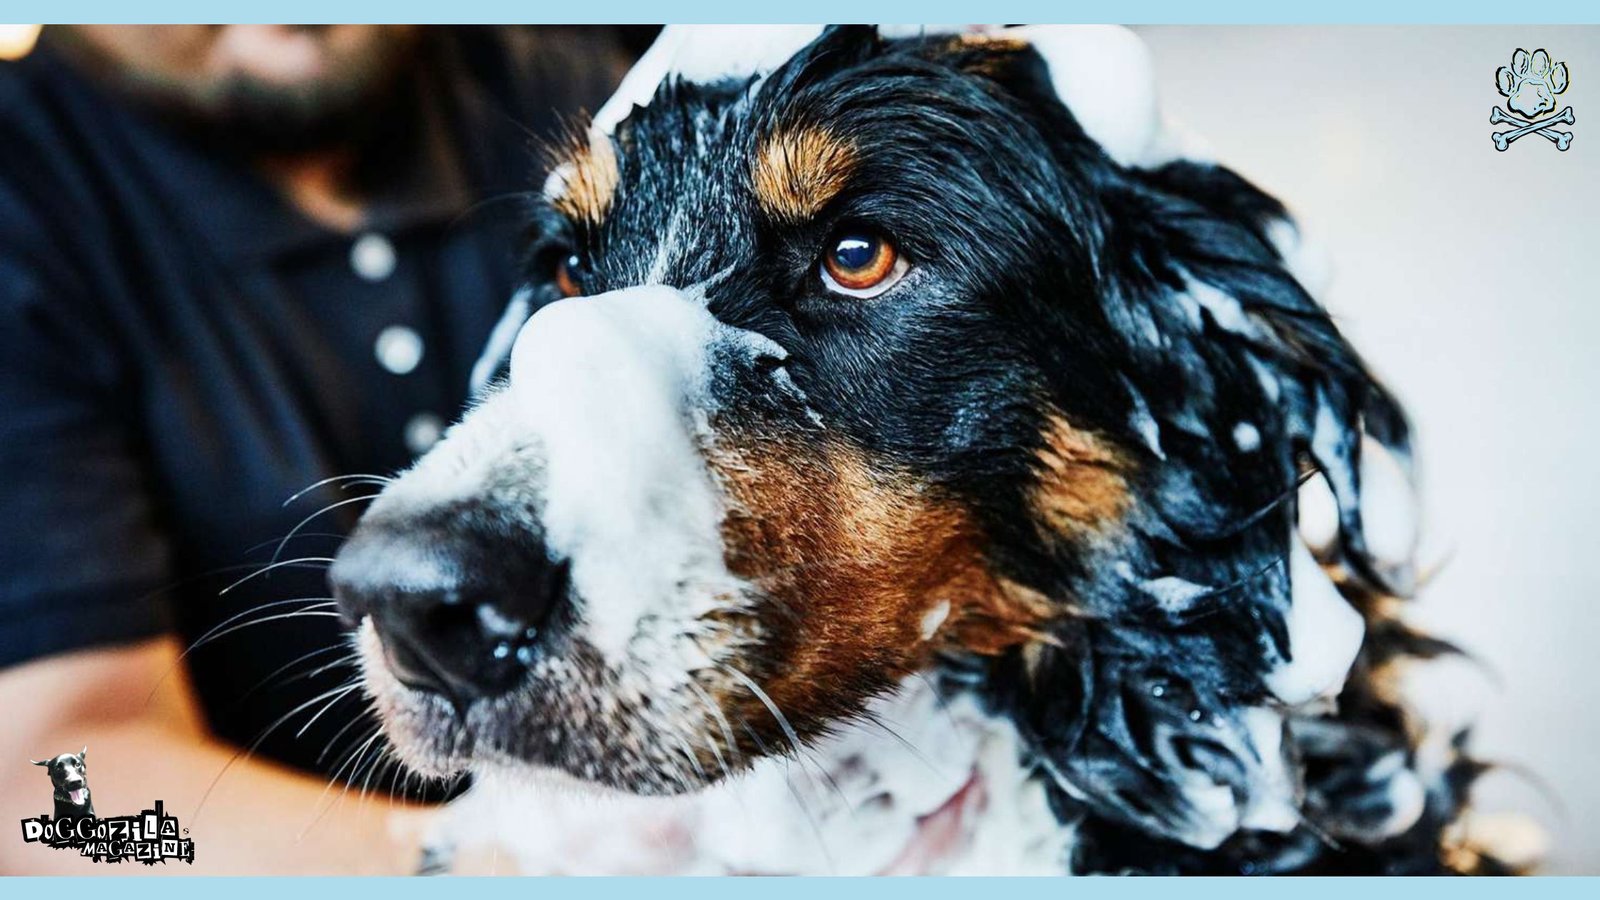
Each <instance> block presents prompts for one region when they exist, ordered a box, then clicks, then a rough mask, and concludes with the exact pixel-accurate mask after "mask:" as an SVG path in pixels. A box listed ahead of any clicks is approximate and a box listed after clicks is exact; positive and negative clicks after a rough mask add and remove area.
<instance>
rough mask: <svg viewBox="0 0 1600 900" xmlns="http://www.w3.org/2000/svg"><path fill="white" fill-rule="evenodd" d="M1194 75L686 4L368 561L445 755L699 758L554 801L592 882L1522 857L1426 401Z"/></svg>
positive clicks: (584, 769)
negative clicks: (1207, 106)
mask: <svg viewBox="0 0 1600 900" xmlns="http://www.w3.org/2000/svg"><path fill="white" fill-rule="evenodd" d="M1148 82H1149V74H1148V64H1147V62H1146V61H1145V60H1144V59H1143V56H1142V50H1141V49H1140V48H1139V47H1138V46H1137V43H1136V42H1134V41H1132V40H1131V38H1130V37H1129V36H1128V35H1127V34H1126V33H1123V32H1118V31H1115V30H1110V29H1089V30H1083V29H1036V30H1034V29H1029V30H1016V31H1005V32H998V33H988V34H962V35H948V34H947V35H913V36H908V37H891V36H888V35H885V34H882V33H879V32H878V31H877V30H875V29H871V28H863V27H845V28H836V29H830V30H828V31H826V32H825V33H821V34H818V32H817V30H811V31H806V30H804V29H802V30H800V31H799V32H798V33H797V32H795V31H794V30H792V29H789V30H784V29H778V30H765V31H760V30H758V31H751V32H741V31H735V32H717V31H711V32H705V31H702V32H684V31H676V30H669V32H668V33H667V34H666V35H665V36H664V37H663V38H662V41H661V42H660V43H659V44H658V45H657V47H656V48H654V49H653V50H652V51H651V53H650V54H649V55H647V57H646V58H645V60H644V61H643V62H642V63H641V64H640V67H639V68H638V69H636V70H635V72H634V73H633V74H632V75H630V76H629V78H628V80H627V81H626V82H624V85H623V87H622V89H621V91H620V92H619V94H618V97H617V98H616V99H614V100H613V101H612V102H611V103H610V104H607V106H606V107H605V108H604V109H602V110H601V111H600V113H599V114H598V115H597V116H596V118H595V122H594V126H593V127H592V128H590V129H589V130H588V131H587V132H586V133H584V134H582V136H581V137H579V138H578V139H576V140H575V141H574V142H573V144H572V146H571V147H568V148H564V150H563V151H562V153H561V158H560V160H559V165H558V166H556V168H555V169H554V174H552V175H551V177H550V179H549V181H548V183H547V184H546V185H545V189H544V191H543V193H542V195H541V197H540V198H539V200H538V203H537V205H536V209H535V210H534V212H533V213H532V215H531V229H530V230H531V234H532V238H531V245H530V249H529V253H528V259H529V264H528V270H527V271H528V276H527V285H526V288H525V290H524V291H523V293H522V295H521V297H520V300H519V303H520V304H521V308H533V309H537V312H536V313H535V314H534V315H533V316H532V318H531V320H530V321H528V322H527V324H526V325H523V326H521V328H520V334H519V336H517V337H516V339H515V343H514V346H512V347H511V349H510V352H509V373H508V375H507V376H506V377H504V378H501V379H499V380H498V381H496V383H495V384H494V385H493V386H492V387H491V388H490V389H489V390H488V391H487V392H486V393H485V395H484V396H483V398H482V399H481V401H480V402H479V403H478V405H477V406H476V408H475V409H473V410H472V411H471V412H470V413H469V414H468V415H467V416H466V417H465V418H464V419H463V420H462V421H461V422H460V423H459V424H457V425H456V426H454V427H453V428H452V429H451V430H450V432H449V433H448V435H447V436H446V437H445V438H444V440H443V441H442V443H441V444H439V445H438V446H437V447H436V448H435V449H434V450H433V451H431V452H430V453H429V454H428V455H427V456H425V457H424V458H423V459H421V460H420V461H419V462H418V463H417V465H416V466H415V467H414V468H412V469H411V470H409V471H408V472H406V473H404V474H403V475H402V476H401V477H400V478H399V479H398V480H397V481H396V482H394V483H393V484H392V485H390V486H389V487H388V488H387V489H386V490H385V491H384V492H383V494H382V496H381V497H379V498H378V499H377V500H376V501H375V502H374V503H373V504H372V506H371V507H370V509H369V511H368V512H367V514H366V515H365V517H364V518H363V520H362V522H361V524H360V526H359V528H358V529H357V531H356V533H355V534H354V536H353V537H352V539H351V541H350V542H349V543H348V544H347V546H346V547H345V548H344V550H343V552H342V553H341V554H340V556H339V559H338V561H337V563H336V564H335V565H334V567H333V572H332V579H333V583H334V586H335V590H336V593H337V596H338V600H339V603H340V607H341V609H342V610H343V612H344V613H345V614H346V615H347V617H348V618H349V619H350V621H351V622H352V624H354V625H355V626H356V627H357V629H358V643H359V646H360V649H361V652H362V654H363V656H364V661H365V666H364V669H365V680H366V687H367V690H368V692H369V694H370V695H371V696H372V697H373V699H374V702H375V704H376V706H377V708H378V710H379V711H380V712H381V714H382V716H383V720H384V724H385V727H386V729H387V731H388V733H389V735H390V736H391V738H392V739H393V741H394V743H395V746H396V749H397V751H398V752H399V754H400V755H401V757H402V758H403V759H404V760H405V761H406V762H407V763H408V764H409V765H410V766H411V767H412V768H413V769H414V770H416V771H419V772H423V773H432V774H437V775H446V774H450V773H455V772H459V771H462V770H466V769H470V770H472V771H473V772H474V773H476V774H477V776H478V777H479V779H480V783H481V785H501V784H513V783H520V782H524V781H533V782H537V783H539V784H558V785H563V786H568V787H570V786H584V787H586V788H587V789H588V790H590V791H600V792H609V793H613V794H626V795H645V796H678V795H683V796H685V797H686V798H687V799H684V800H682V801H680V802H679V803H678V804H677V805H673V804H671V803H661V804H654V805H651V804H645V805H642V806H629V805H627V804H622V805H618V806H611V807H603V808H602V809H603V810H604V811H602V812H600V813H595V812H593V811H592V810H590V809H589V808H583V809H578V808H577V807H572V806H570V805H568V804H567V801H565V800H563V799H561V798H560V795H559V793H557V794H551V793H545V794H543V795H541V796H540V797H539V798H537V799H535V800H532V801H529V802H533V803H541V804H544V805H543V806H542V807H541V808H540V810H539V811H538V812H530V811H528V810H526V809H524V810H522V811H521V812H520V813H519V814H518V815H517V816H516V821H517V822H518V823H521V824H520V825H519V827H522V828H524V829H527V830H528V832H529V834H530V836H532V838H533V839H530V840H529V841H528V842H527V843H528V844H529V845H536V846H539V847H540V848H541V852H542V853H543V855H542V856H539V857H537V858H534V859H533V861H532V866H533V867H539V868H545V869H552V870H559V871H569V870H581V869H585V868H589V869H594V870H601V871H617V870H618V869H619V867H625V866H628V865H632V864H634V863H636V862H637V860H638V857H639V856H644V857H648V858H650V859H651V860H652V866H654V868H653V869H652V870H655V871H727V872H752V871H753V872H795V871H845V872H900V871H917V872H950V871H979V872H1050V871H1054V872H1062V871H1068V870H1074V871H1094V872H1105V871H1129V870H1136V871H1162V872H1208V873H1239V872H1346V871H1350V872H1368V873H1379V872H1436V871H1445V870H1451V869H1492V868H1493V867H1494V865H1495V864H1494V863H1493V861H1492V859H1491V858H1490V857H1488V856H1486V855H1483V854H1481V853H1475V852H1474V853H1466V852H1465V851H1464V850H1463V848H1462V846H1461V845H1460V841H1459V838H1458V837H1456V836H1454V835H1455V832H1454V831H1452V828H1451V826H1452V823H1453V822H1455V821H1456V819H1457V818H1458V816H1459V814H1460V812H1461V810H1462V808H1463V803H1464V800H1465V797H1466V791H1467V788H1468V786H1469V785H1470V782H1471V780H1472V776H1473V775H1474V774H1475V773H1476V771H1477V767H1476V764H1475V763H1473V762H1472V761H1471V760H1470V759H1468V758H1467V757H1466V756H1465V755H1464V752H1463V750H1462V746H1461V744H1460V743H1459V742H1458V741H1457V740H1456V739H1457V737H1458V734H1459V733H1458V729H1457V728H1456V727H1455V726H1453V725H1444V726H1440V725H1439V723H1436V722H1431V721H1430V720H1429V719H1428V718H1427V716H1426V715H1424V714H1423V712H1422V711H1421V710H1420V709H1419V708H1418V706H1417V705H1416V704H1415V703H1413V702H1412V698H1411V696H1410V695H1409V694H1408V693H1407V691H1406V688H1405V683H1406V677H1407V673H1409V672H1412V671H1414V670H1415V669H1416V667H1419V666H1424V665H1426V664H1428V662H1429V661H1431V660H1434V659H1436V658H1439V657H1441V656H1446V655H1448V654H1449V653H1450V648H1449V647H1448V645H1446V644H1443V643H1442V642H1439V641H1436V640H1433V639H1430V638H1427V637H1425V636H1423V635H1420V634H1418V633H1416V632H1414V631H1413V630H1411V629H1410V628H1409V627H1407V626H1406V625H1405V624H1404V623H1403V622H1402V621H1401V619H1400V618H1399V608H1400V604H1399V602H1398V600H1397V598H1398V597H1400V596H1403V595H1405V594H1407V593H1408V592H1409V591H1410V590H1411V588H1412V587H1413V571H1412V568H1411V556H1412V552H1413V546H1414V535H1413V533H1412V530H1411V523H1412V513H1411V511H1410V506H1409V503H1410V492H1409V472H1410V462H1409V460H1410V454H1409V433H1408V426H1407V421H1406V418H1405V416H1404V415H1403V413H1402V411H1401V409H1400V408H1399V406H1398V405H1397V403H1396V401H1395V399H1394V398H1393V396H1391V394H1390V393H1389V392H1388V391H1387V390H1385V389H1384V388H1383V387H1382V386H1381V385H1380V384H1379V383H1378V382H1377V381H1376V380H1375V379H1374V378H1373V377H1372V375H1371V374H1370V372H1369V371H1368V369H1367V367H1366V366H1365V365H1364V364H1363V362H1362V360H1361V359H1360V357H1359V356H1358V355H1357V353H1356V352H1355V350H1354V349H1353V348H1352V347H1351V346H1350V345H1349V343H1348V342H1347V341H1346V340H1345V339H1344V337H1343V336H1342V335H1341V334H1340V333H1339V331H1338V329H1337V328H1336V327H1335V325H1334V323H1333V322H1332V321H1331V320H1330V318H1329V317H1328V315H1327V313H1326V312H1325V311H1324V310H1323V309H1322V307H1321V306H1319V305H1318V303H1317V302H1316V301H1315V300H1314V299H1313V297H1312V296H1311V294H1310V293H1308V283H1307V282H1306V281H1303V280H1302V279H1301V277H1300V270H1299V269H1298V268H1297V248H1298V238H1297V236H1296V231H1295V229H1294V226H1293V225H1292V224H1291V223H1290V221H1289V219H1288V217H1287V215H1286V213H1285V211H1284V209H1283V207H1282V206H1281V205H1280V204H1279V203H1278V202H1277V201H1276V200H1274V199H1273V198H1271V197H1269V196H1267V195H1266V194H1264V193H1262V192H1261V191H1260V190H1258V189H1256V188H1255V187H1253V186H1252V185H1250V184H1249V183H1247V182H1246V181H1244V180H1243V179H1241V178H1240V177H1239V176H1237V175H1235V174H1234V173H1233V172H1231V171H1229V170H1227V169H1225V168H1222V167H1220V166H1218V165H1215V164H1213V163H1211V162H1208V161H1205V160H1204V159H1201V158H1198V157H1196V156H1194V155H1193V154H1191V153H1188V152H1186V151H1185V150H1184V146H1183V144H1182V143H1181V142H1178V141H1176V140H1175V139H1174V137H1173V133H1172V132H1170V131H1168V130H1166V129H1164V128H1163V127H1162V125H1161V121H1160V118H1159V116H1158V115H1157V114H1156V113H1155V111H1154V108H1153V105H1152V103H1151V100H1150V96H1151V93H1150V91H1149V84H1148ZM519 324H520V321H518V322H514V323H513V325H519ZM515 331H516V329H515V328H512V329H510V330H507V331H506V332H504V333H505V334H511V333H514V332H515ZM487 790H489V791H490V792H491V793H494V792H496V791H499V790H500V788H498V787H493V788H487ZM480 793H482V790H480ZM729 798H733V799H729ZM791 798H793V799H794V801H795V802H791ZM618 802H619V804H621V803H622V802H621V801H618ZM623 810H633V812H630V813H624V812H623ZM630 816H631V818H630ZM585 823H587V824H585ZM629 833H632V834H635V835H636V836H637V837H638V840H637V841H636V842H635V843H636V845H637V847H640V848H644V849H642V850H639V851H638V852H637V853H636V854H633V855H631V856H630V855H629V854H619V855H618V856H616V857H615V858H596V857H595V856H594V854H595V852H596V850H595V848H596V847H605V846H615V845H617V844H618V843H619V842H624V838H623V835H625V834H629ZM818 845H820V846H821V848H822V849H821V851H820V852H814V849H815V848H816V847H817V846H818ZM630 846H634V845H633V844H630ZM1457 851H1461V852H1457ZM586 854H587V856H586ZM624 857H626V859H624Z"/></svg>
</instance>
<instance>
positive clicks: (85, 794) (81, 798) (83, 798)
mask: <svg viewBox="0 0 1600 900" xmlns="http://www.w3.org/2000/svg"><path fill="white" fill-rule="evenodd" d="M67 799H68V800H71V801H72V805H73V806H82V805H83V804H84V803H85V802H87V801H88V799H89V789H88V788H73V789H72V790H70V791H67Z"/></svg>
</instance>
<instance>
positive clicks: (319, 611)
mask: <svg viewBox="0 0 1600 900" xmlns="http://www.w3.org/2000/svg"><path fill="white" fill-rule="evenodd" d="M334 605H335V602H334V601H333V600H325V601H323V602H321V603H315V604H312V605H311V606H307V607H305V608H304V609H297V610H295V611H294V612H287V613H277V614H275V615H271V616H262V617H261V618H259V619H251V620H250V621H248V622H240V623H239V624H237V625H234V626H232V627H231V628H228V629H226V630H224V631H220V632H217V633H216V634H213V635H209V636H208V637H205V638H202V639H201V640H198V641H195V642H194V645H193V646H192V647H190V648H189V649H190V650H198V649H200V648H201V647H204V646H205V645H207V644H210V643H212V642H214V641H219V640H221V639H223V638H225V637H227V636H228V635H230V634H234V633H236V632H239V631H242V630H244V629H246V628H253V627H255V626H257V625H265V624H267V623H268V622H281V621H284V620H286V619H300V618H305V619H338V618H342V616H340V614H339V613H336V612H334V611H333V610H332V607H333V606H334Z"/></svg>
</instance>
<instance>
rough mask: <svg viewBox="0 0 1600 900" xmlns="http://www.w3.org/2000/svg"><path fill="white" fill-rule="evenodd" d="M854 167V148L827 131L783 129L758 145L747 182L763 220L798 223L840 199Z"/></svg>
mask: <svg viewBox="0 0 1600 900" xmlns="http://www.w3.org/2000/svg"><path fill="white" fill-rule="evenodd" d="M855 164H856V150H855V147H854V146H853V145H851V144H850V143H849V142H848V141H845V140H842V139H840V138H838V137H836V136H834V135H833V134H831V133H829V132H828V131H827V130H826V129H823V128H818V127H803V128H796V129H782V130H779V131H777V132H775V133H774V134H773V135H772V136H771V137H769V138H767V140H766V141H765V142H764V143H763V144H762V145H761V149H760V151H759V152H757V154H756V161H755V165H754V167H753V168H752V169H751V172H750V183H751V187H752V188H753V189H754V191H755V195H756V202H758V203H759V204H760V205H761V208H762V209H763V210H765V211H766V213H767V215H769V216H772V217H773V218H774V219H777V220H779V221H782V222H800V221H804V220H805V219H808V218H810V217H811V216H814V215H816V214H817V213H819V212H821V211H822V208H823V207H824V206H827V205H828V203H829V201H831V200H832V199H833V198H834V197H836V196H838V194H839V192H840V191H841V190H843V189H844V186H845V183H846V182H847V181H848V180H849V178H850V174H851V172H853V171H854V170H855Z"/></svg>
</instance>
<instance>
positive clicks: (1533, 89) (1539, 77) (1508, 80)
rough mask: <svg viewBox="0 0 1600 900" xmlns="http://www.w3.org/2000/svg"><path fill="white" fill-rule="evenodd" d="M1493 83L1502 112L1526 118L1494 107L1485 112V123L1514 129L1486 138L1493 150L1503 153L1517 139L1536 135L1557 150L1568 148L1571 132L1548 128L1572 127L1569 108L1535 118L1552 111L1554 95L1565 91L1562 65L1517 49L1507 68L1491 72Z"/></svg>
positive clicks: (1542, 53)
mask: <svg viewBox="0 0 1600 900" xmlns="http://www.w3.org/2000/svg"><path fill="white" fill-rule="evenodd" d="M1494 81H1495V86H1496V87H1498V88H1499V89H1500V96H1502V97H1504V98H1506V109H1509V110H1511V111H1512V112H1514V113H1521V114H1522V115H1523V116H1525V117H1526V118H1518V117H1517V116H1513V115H1509V114H1507V113H1506V112H1505V110H1502V109H1501V108H1500V107H1498V106H1496V107H1494V108H1493V109H1491V110H1489V124H1491V125H1499V124H1501V123H1505V124H1508V125H1512V126H1515V127H1513V128H1511V129H1510V130H1508V131H1496V132H1494V133H1492V134H1491V135H1490V137H1491V138H1493V139H1494V148H1495V149H1496V150H1500V151H1504V150H1505V149H1506V148H1507V147H1510V146H1511V145H1512V144H1513V143H1515V142H1516V141H1517V140H1518V139H1519V138H1523V137H1526V136H1528V135H1530V134H1537V135H1539V136H1540V137H1542V138H1544V139H1546V140H1548V141H1549V142H1550V143H1552V144H1555V145H1556V149H1557V150H1566V149H1567V148H1568V147H1570V146H1572V132H1570V131H1561V130H1559V129H1556V128H1554V127H1552V126H1555V125H1561V124H1566V125H1571V124H1573V122H1574V121H1576V119H1575V118H1574V117H1573V115H1572V107H1570V106H1569V107H1567V108H1566V109H1563V110H1562V111H1561V112H1559V113H1556V114H1555V115H1552V116H1545V117H1544V118H1542V119H1541V118H1538V117H1539V116H1540V115H1541V114H1543V113H1546V112H1549V111H1550V110H1552V109H1555V108H1556V95H1557V94H1559V93H1561V92H1562V91H1565V90H1566V89H1567V64H1566V63H1564V62H1558V63H1554V64H1552V63H1551V61H1550V54H1548V53H1546V52H1545V51H1544V50H1542V49H1541V50H1535V51H1533V52H1532V53H1529V52H1528V51H1526V50H1523V49H1521V48H1518V49H1517V52H1516V53H1513V54H1511V65H1509V66H1501V67H1500V70H1499V71H1497V72H1495V76H1494Z"/></svg>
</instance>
